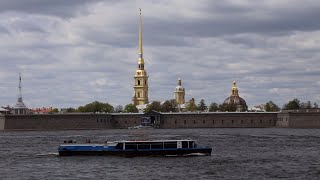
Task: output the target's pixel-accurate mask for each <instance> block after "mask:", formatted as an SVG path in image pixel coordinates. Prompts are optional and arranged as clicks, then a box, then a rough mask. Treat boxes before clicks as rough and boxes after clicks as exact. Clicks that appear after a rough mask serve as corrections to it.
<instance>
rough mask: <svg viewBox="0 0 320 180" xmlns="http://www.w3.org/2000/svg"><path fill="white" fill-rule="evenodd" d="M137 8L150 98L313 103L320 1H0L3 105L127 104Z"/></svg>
mask: <svg viewBox="0 0 320 180" xmlns="http://www.w3.org/2000/svg"><path fill="white" fill-rule="evenodd" d="M139 8H141V9H142V14H143V17H142V21H143V45H144V47H143V48H144V59H145V63H146V64H145V68H146V70H147V72H148V74H149V100H150V101H155V100H159V101H164V100H167V99H172V98H173V91H174V88H175V86H176V85H177V79H178V78H179V77H181V79H182V84H183V86H184V87H185V88H186V100H189V99H191V98H192V97H194V98H195V100H196V102H199V100H200V99H202V98H203V99H205V101H206V103H207V104H208V105H209V104H210V103H211V102H216V103H219V104H220V103H222V102H223V101H224V99H225V98H227V97H228V96H229V95H230V93H231V86H232V82H233V80H236V81H237V84H238V87H239V95H240V96H241V97H243V98H244V99H245V100H246V102H247V104H248V106H249V107H251V106H254V105H259V104H262V103H266V102H267V101H269V100H272V101H273V102H275V103H276V104H278V105H279V106H280V107H282V105H283V104H284V103H287V102H288V101H289V100H292V99H293V98H298V99H300V100H301V101H308V100H311V101H312V102H317V103H318V104H320V93H319V89H320V79H319V77H320V23H319V17H320V11H319V9H320V2H319V1H318V0H304V1H301V0H290V1H289V0H267V1H248V0H224V1H220V0H217V1H212V0H208V1H205V0H201V1H199V0H197V1H194V0H189V1H186V0H167V1H165V0H162V1H156V0H150V1H139V0H137V1H133V0H127V1H125V0H123V1H121V0H114V1H111V0H105V1H104V0H100V1H99V0H68V1H65V0H54V1H53V0H24V1H19V0H1V1H0V62H1V66H0V81H1V83H0V105H2V106H3V105H11V106H13V105H14V104H15V102H16V101H17V97H18V76H19V72H21V73H22V76H23V77H22V84H23V89H22V95H23V99H24V102H25V104H26V105H27V106H28V107H30V108H35V107H58V108H62V107H75V108H76V107H78V106H80V105H84V104H87V103H90V102H92V101H95V100H97V101H102V102H109V103H110V104H112V105H114V106H116V105H123V106H124V105H126V104H128V103H131V102H132V101H131V99H132V95H133V75H134V72H135V70H136V69H137V60H138V31H139V29H138V28H139Z"/></svg>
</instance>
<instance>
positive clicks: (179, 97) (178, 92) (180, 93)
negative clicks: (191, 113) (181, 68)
mask: <svg viewBox="0 0 320 180" xmlns="http://www.w3.org/2000/svg"><path fill="white" fill-rule="evenodd" d="M181 81H182V80H181V79H180V78H179V79H178V86H177V87H176V88H175V90H174V99H175V100H176V102H177V104H179V105H181V104H184V103H185V89H184V87H183V86H182V83H181Z"/></svg>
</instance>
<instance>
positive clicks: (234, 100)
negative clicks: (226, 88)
mask: <svg viewBox="0 0 320 180" xmlns="http://www.w3.org/2000/svg"><path fill="white" fill-rule="evenodd" d="M223 104H224V105H235V106H237V107H238V108H237V111H242V110H243V109H244V108H245V107H247V103H246V101H245V100H244V99H243V98H242V97H240V96H239V93H238V87H237V83H236V81H233V85H232V88H231V95H230V96H229V97H228V98H226V99H225V100H224V102H223Z"/></svg>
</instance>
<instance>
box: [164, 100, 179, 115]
mask: <svg viewBox="0 0 320 180" xmlns="http://www.w3.org/2000/svg"><path fill="white" fill-rule="evenodd" d="M177 108H178V104H177V102H176V100H175V99H171V100H166V101H165V102H164V103H163V104H162V105H161V111H162V112H176V111H177Z"/></svg>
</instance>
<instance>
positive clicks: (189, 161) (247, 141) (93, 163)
mask: <svg viewBox="0 0 320 180" xmlns="http://www.w3.org/2000/svg"><path fill="white" fill-rule="evenodd" d="M181 138H192V139H195V140H197V143H198V145H199V146H209V147H212V148H213V153H212V155H211V156H196V157H134V158H126V157H112V156H93V157H92V156H90V157H87V156H72V157H59V156H58V155H57V148H58V145H59V144H60V143H62V142H63V141H64V140H70V139H72V140H76V141H77V142H84V141H85V140H86V139H90V140H91V142H104V141H105V140H108V141H114V140H132V139H136V140H141V139H150V140H153V139H181ZM319 151H320V130H318V129H278V128H266V129H255V128H250V129H245V128H232V129H229V128H221V129H219V128H218V129H215V128H212V129H135V130H127V129H120V130H119V129H112V130H80V131H71V130H69V131H0V179H308V180H309V179H320V152H319Z"/></svg>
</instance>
